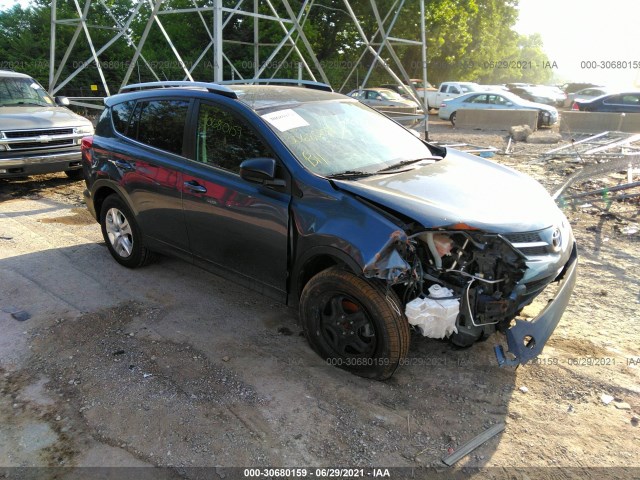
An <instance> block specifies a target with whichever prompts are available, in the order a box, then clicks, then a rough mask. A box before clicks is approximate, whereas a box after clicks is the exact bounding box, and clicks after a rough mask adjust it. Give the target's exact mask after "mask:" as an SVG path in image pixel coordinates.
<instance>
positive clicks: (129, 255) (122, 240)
mask: <svg viewBox="0 0 640 480" xmlns="http://www.w3.org/2000/svg"><path fill="white" fill-rule="evenodd" d="M100 226H101V228H102V236H103V237H104V241H105V243H106V244H107V248H108V249H109V253H111V256H112V257H113V258H115V260H116V261H117V262H118V263H119V264H120V265H124V266H125V267H128V268H137V267H142V266H143V265H146V264H148V263H150V262H151V261H152V260H153V259H154V255H153V253H152V252H151V251H150V250H149V249H148V248H146V247H145V246H144V245H143V244H142V232H141V231H140V228H139V227H138V224H137V223H136V221H135V218H134V215H133V213H131V210H129V207H127V205H126V204H125V203H124V202H123V201H122V199H120V197H118V196H117V195H115V194H114V195H110V196H108V197H107V198H106V199H105V200H104V202H103V203H102V208H101V210H100Z"/></svg>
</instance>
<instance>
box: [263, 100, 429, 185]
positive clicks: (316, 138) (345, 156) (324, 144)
mask: <svg viewBox="0 0 640 480" xmlns="http://www.w3.org/2000/svg"><path fill="white" fill-rule="evenodd" d="M262 118H263V119H264V120H266V121H267V122H268V123H269V124H270V125H271V126H272V127H273V131H274V132H275V133H276V134H277V135H278V136H279V137H280V138H281V139H282V141H283V142H284V143H285V145H286V146H287V147H288V148H289V150H290V151H291V152H292V153H293V154H294V155H295V156H296V158H297V159H298V161H299V162H300V163H301V164H302V165H303V166H304V167H305V168H306V169H308V170H310V171H312V172H313V173H316V174H319V175H323V176H331V175H336V174H341V173H345V172H347V173H356V172H359V173H363V174H370V173H375V172H378V171H380V170H382V169H385V168H389V167H392V166H394V165H398V164H401V163H402V162H408V161H415V160H418V159H423V158H430V157H432V156H433V154H432V153H431V151H430V150H429V148H428V147H427V146H426V145H425V144H424V143H423V142H422V141H421V140H420V139H418V138H416V137H415V136H413V135H412V134H411V133H410V132H408V131H407V130H405V129H404V128H402V127H401V126H400V125H398V124H396V123H395V122H393V121H391V120H389V119H388V118H387V117H385V116H384V115H382V114H379V113H377V112H375V111H373V110H371V109H370V108H368V107H366V106H364V105H362V104H360V103H358V102H355V101H352V100H344V101H330V102H310V103H303V104H299V105H297V106H294V107H291V108H287V109H283V110H278V111H272V112H269V113H266V114H263V115H262Z"/></svg>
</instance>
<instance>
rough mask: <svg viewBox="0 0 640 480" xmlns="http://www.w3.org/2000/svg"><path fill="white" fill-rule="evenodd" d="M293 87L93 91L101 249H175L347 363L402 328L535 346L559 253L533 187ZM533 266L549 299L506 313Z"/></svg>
mask: <svg viewBox="0 0 640 480" xmlns="http://www.w3.org/2000/svg"><path fill="white" fill-rule="evenodd" d="M309 86H310V87H313V88H300V87H291V86H275V85H270V86H260V85H236V86H231V87H227V86H222V85H216V84H208V83H188V82H174V83H173V84H171V83H151V84H138V85H132V86H129V87H127V89H126V92H125V93H121V94H119V95H115V96H112V97H110V98H108V99H106V100H105V104H106V108H105V110H104V113H103V114H102V116H101V117H100V120H99V122H98V124H97V127H96V133H95V135H94V136H93V137H88V138H85V139H84V140H83V146H82V151H83V167H84V175H85V178H86V182H87V191H86V200H87V206H88V208H89V210H90V211H91V213H92V214H93V215H94V217H95V218H96V220H97V221H98V222H99V223H100V225H101V228H102V233H103V235H104V238H105V241H106V243H107V246H108V248H109V250H110V252H111V254H112V255H113V257H114V258H115V259H116V260H117V261H118V262H119V263H121V264H122V265H124V266H127V267H139V266H142V265H144V264H145V263H148V262H149V261H150V260H151V259H152V258H153V253H154V252H162V253H167V254H172V255H176V256H178V257H181V258H183V259H185V260H187V261H190V262H193V263H195V264H196V265H199V266H201V267H204V268H207V269H209V270H212V271H214V272H217V273H219V274H221V275H224V276H225V277H227V278H233V279H235V280H236V281H238V282H241V283H243V284H245V285H247V286H250V287H252V288H255V289H257V290H259V291H261V292H262V293H264V294H265V295H269V296H271V297H274V298H277V299H278V300H280V301H283V302H286V303H288V304H289V305H297V306H299V311H300V322H301V323H302V327H303V330H304V332H305V335H306V338H307V339H308V341H309V343H310V344H311V346H312V347H313V349H314V350H315V351H316V352H318V353H319V354H320V355H321V356H322V357H323V358H325V359H327V361H328V363H330V364H332V365H336V366H338V367H341V368H344V369H347V370H349V371H351V372H353V373H355V374H357V375H362V376H365V377H370V378H376V379H385V378H388V377H390V376H391V375H392V374H393V372H394V371H395V370H396V369H397V367H398V366H401V365H402V364H403V363H404V362H405V358H406V356H407V353H408V350H409V338H410V332H411V329H412V328H413V329H414V331H415V333H416V334H418V333H420V334H422V335H425V336H429V337H434V338H449V339H450V340H451V341H452V342H453V343H454V344H456V345H463V346H466V345H470V344H472V343H473V342H474V341H476V340H477V339H479V338H481V337H484V336H487V335H489V334H491V333H494V332H496V331H499V332H502V334H504V335H506V340H507V344H508V352H505V351H504V350H503V348H502V347H501V346H497V347H496V355H497V357H498V362H499V363H500V364H501V365H509V364H511V365H515V364H519V363H526V362H527V361H528V360H530V359H532V358H533V357H535V356H536V355H538V354H539V353H540V351H541V350H542V348H543V346H544V344H545V342H546V341H547V339H548V338H549V336H550V335H551V333H552V332H553V330H554V328H555V326H556V325H557V323H558V321H559V320H560V317H561V316H562V313H563V311H564V310H565V307H566V305H567V302H568V301H569V297H570V295H571V292H572V290H573V286H574V283H575V278H576V263H577V262H576V260H577V253H576V245H575V241H574V238H573V234H572V231H571V227H570V226H569V224H568V222H567V220H566V218H565V216H564V215H563V214H562V213H561V212H560V210H558V208H557V207H556V205H555V203H554V202H553V200H552V199H551V198H550V196H549V195H548V194H547V192H546V191H545V190H544V189H543V188H542V187H541V186H540V185H539V184H538V183H537V182H535V181H533V180H532V179H531V178H529V177H527V176H525V175H522V174H519V173H517V172H515V171H513V170H510V169H508V168H505V167H503V166H500V165H497V164H495V163H492V162H490V161H488V160H485V159H482V158H479V157H475V156H472V155H468V154H465V153H462V152H459V151H456V150H445V149H443V148H439V147H435V146H432V145H429V144H428V143H425V142H423V141H422V140H420V139H419V138H417V137H416V136H415V135H413V134H412V133H411V132H409V131H408V130H406V129H404V128H403V127H401V126H400V125H398V124H397V123H395V122H393V121H391V120H389V119H388V118H386V117H385V116H384V115H381V114H379V113H377V112H376V111H374V110H372V109H370V108H369V107H367V106H365V105H362V104H361V103H359V102H358V101H357V100H354V99H351V98H349V97H346V96H344V95H340V94H337V93H333V92H331V91H330V89H329V88H328V87H326V86H324V87H323V86H322V85H317V84H311V85H309ZM322 90H328V91H322ZM551 283H557V284H559V288H558V289H557V290H556V292H555V298H554V299H553V301H550V302H549V303H548V304H547V306H546V308H544V310H543V311H542V312H540V314H539V315H538V316H537V317H536V318H534V319H529V320H525V319H524V318H521V317H520V316H519V314H520V312H521V310H522V309H523V308H524V307H525V306H526V305H528V304H530V303H531V302H532V300H533V299H534V298H535V297H536V296H537V295H539V294H540V293H541V292H542V291H543V290H545V288H546V287H547V286H548V285H549V284H551Z"/></svg>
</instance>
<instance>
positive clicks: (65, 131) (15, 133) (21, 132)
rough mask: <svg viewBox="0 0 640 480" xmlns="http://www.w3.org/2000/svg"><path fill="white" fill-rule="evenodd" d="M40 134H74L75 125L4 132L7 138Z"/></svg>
mask: <svg viewBox="0 0 640 480" xmlns="http://www.w3.org/2000/svg"><path fill="white" fill-rule="evenodd" d="M40 135H49V136H53V135H73V127H69V128H49V129H42V130H10V131H8V132H4V136H5V137H7V138H29V137H39V136H40Z"/></svg>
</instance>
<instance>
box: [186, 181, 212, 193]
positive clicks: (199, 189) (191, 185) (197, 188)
mask: <svg viewBox="0 0 640 480" xmlns="http://www.w3.org/2000/svg"><path fill="white" fill-rule="evenodd" d="M184 186H185V187H186V188H187V190H191V191H192V192H194V193H207V189H206V188H205V187H203V186H202V185H200V184H199V183H198V182H196V181H193V180H192V181H190V182H184Z"/></svg>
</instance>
